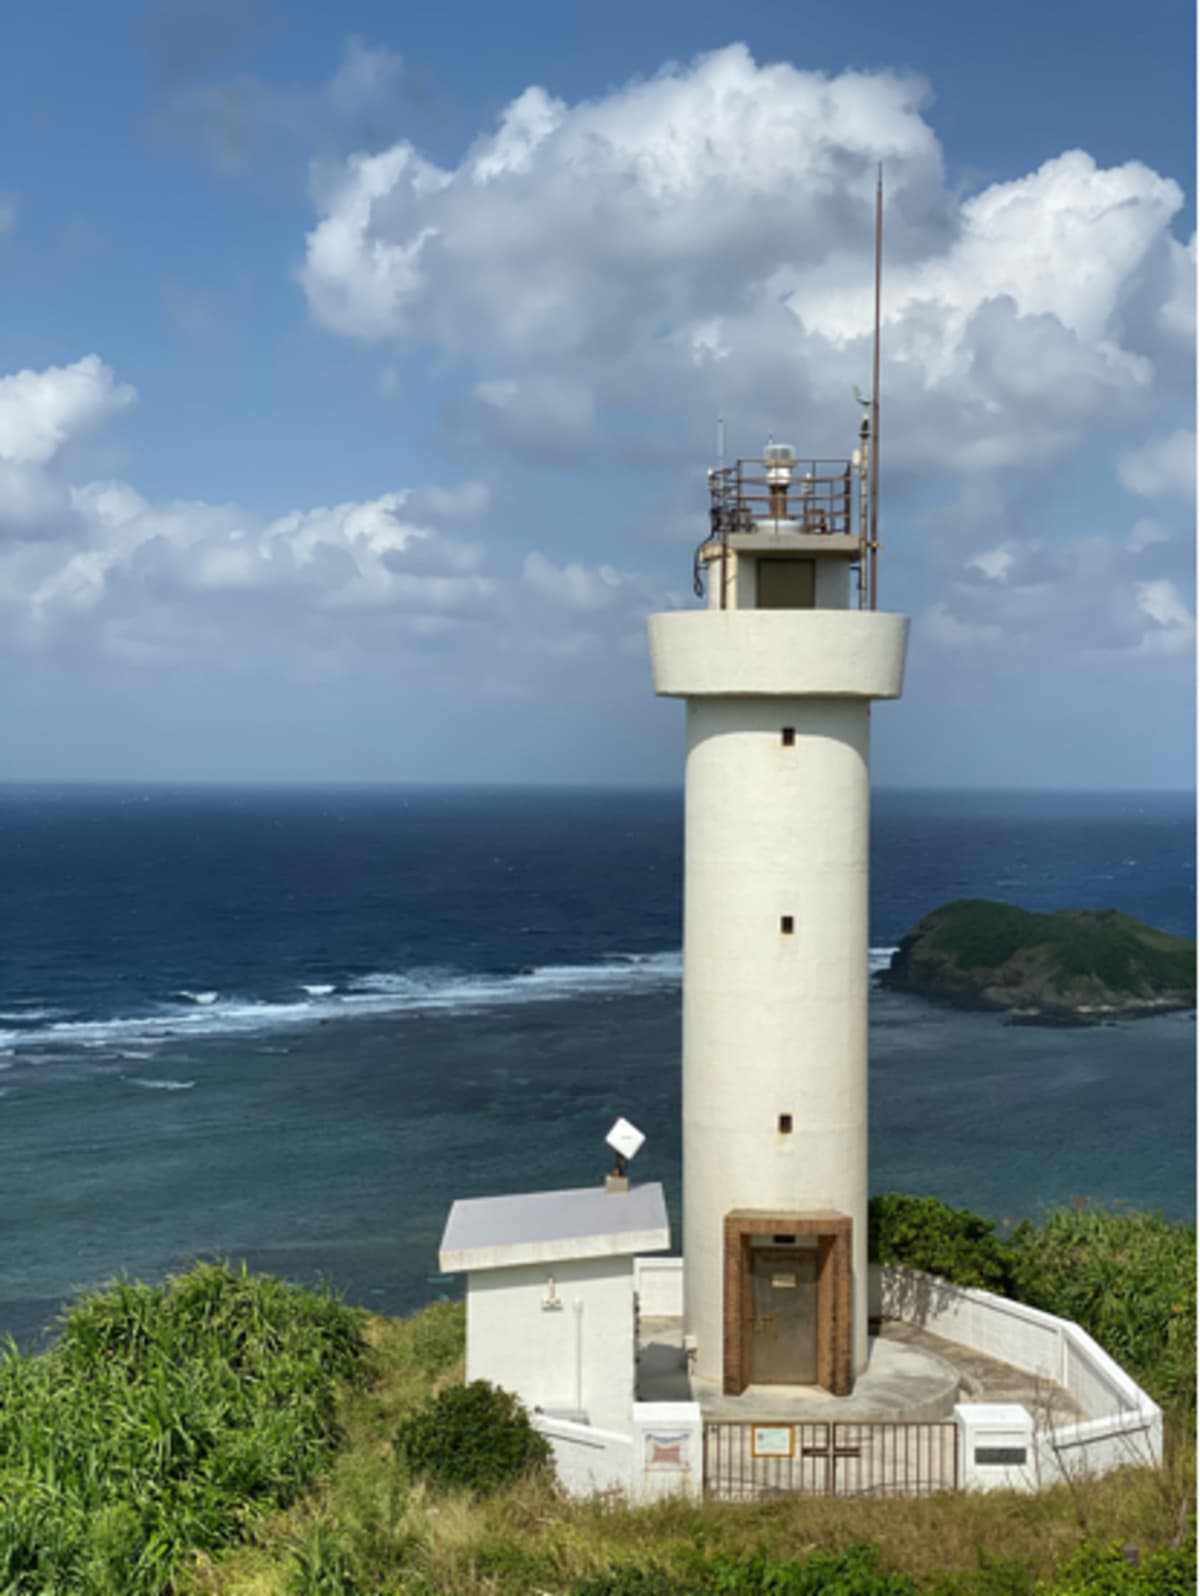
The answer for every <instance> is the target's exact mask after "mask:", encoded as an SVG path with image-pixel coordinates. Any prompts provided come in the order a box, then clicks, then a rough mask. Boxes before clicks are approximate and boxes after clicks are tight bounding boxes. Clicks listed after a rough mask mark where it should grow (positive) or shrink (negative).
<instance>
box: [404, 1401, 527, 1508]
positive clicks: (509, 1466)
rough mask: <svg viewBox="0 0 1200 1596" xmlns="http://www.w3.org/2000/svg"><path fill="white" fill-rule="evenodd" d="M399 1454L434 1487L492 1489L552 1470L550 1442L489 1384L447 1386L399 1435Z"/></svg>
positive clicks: (511, 1402) (523, 1413) (523, 1410)
mask: <svg viewBox="0 0 1200 1596" xmlns="http://www.w3.org/2000/svg"><path fill="white" fill-rule="evenodd" d="M395 1444H396V1452H397V1454H398V1455H399V1456H400V1457H402V1458H403V1459H404V1461H405V1462H406V1463H407V1465H408V1467H409V1468H410V1469H411V1470H412V1472H413V1473H414V1474H418V1475H420V1476H421V1477H422V1478H423V1479H426V1480H428V1481H429V1483H430V1484H431V1485H437V1486H442V1487H452V1488H455V1487H456V1488H459V1489H462V1490H468V1491H479V1492H485V1491H493V1490H495V1489H496V1488H497V1487H498V1486H501V1485H506V1484H508V1483H509V1481H511V1480H516V1479H519V1478H520V1477H521V1476H522V1475H525V1474H532V1473H536V1472H539V1471H545V1472H547V1473H548V1472H549V1471H550V1444H549V1442H548V1441H547V1440H546V1438H545V1436H543V1435H539V1434H538V1432H537V1431H536V1430H535V1429H534V1428H533V1426H532V1424H530V1422H529V1415H528V1414H527V1413H526V1412H525V1409H524V1408H523V1407H522V1406H521V1404H520V1402H519V1401H518V1400H517V1398H516V1397H515V1396H513V1394H512V1393H511V1392H510V1391H501V1390H500V1389H499V1387H498V1386H494V1385H489V1384H488V1382H487V1381H486V1380H472V1381H471V1383H470V1385H456V1386H449V1387H448V1388H447V1389H446V1390H445V1391H442V1392H441V1393H440V1394H439V1395H438V1396H437V1397H435V1398H434V1400H433V1401H432V1402H431V1403H430V1404H429V1406H428V1407H426V1408H424V1409H423V1410H422V1411H421V1412H420V1413H416V1414H414V1415H413V1417H412V1418H411V1419H406V1420H405V1422H404V1423H403V1424H402V1425H401V1426H400V1428H399V1430H398V1431H397V1432H396V1443H395Z"/></svg>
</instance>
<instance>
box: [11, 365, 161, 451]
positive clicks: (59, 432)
mask: <svg viewBox="0 0 1200 1596" xmlns="http://www.w3.org/2000/svg"><path fill="white" fill-rule="evenodd" d="M136 397H137V395H136V393H135V392H134V390H133V388H131V387H130V386H129V385H128V384H127V383H117V382H116V381H115V380H114V378H113V373H112V371H111V370H110V368H109V367H108V366H106V365H105V364H104V362H103V361H102V360H101V359H100V357H99V356H98V355H85V356H84V357H83V359H82V360H77V361H75V363H74V365H70V366H50V367H48V368H47V369H46V370H45V371H18V372H15V373H14V374H13V375H12V376H9V377H0V460H6V461H15V462H18V463H20V462H29V463H34V464H42V463H44V462H45V461H47V460H50V459H51V458H52V457H53V456H54V455H55V454H56V453H57V452H58V450H59V449H60V448H61V447H62V445H63V443H64V442H65V441H66V439H67V438H68V436H70V435H72V434H79V433H81V432H83V431H86V430H87V429H89V428H91V427H95V426H98V425H100V424H101V423H102V422H104V421H107V420H109V419H110V418H111V417H112V416H114V415H116V414H117V412H118V411H120V410H123V409H125V407H126V406H127V405H131V404H132V403H133V402H134V399H135V398H136Z"/></svg>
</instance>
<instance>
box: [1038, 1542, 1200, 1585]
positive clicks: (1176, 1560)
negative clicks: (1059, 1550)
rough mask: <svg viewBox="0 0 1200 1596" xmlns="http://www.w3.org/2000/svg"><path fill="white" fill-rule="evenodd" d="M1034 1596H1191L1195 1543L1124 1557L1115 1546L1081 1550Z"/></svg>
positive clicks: (1122, 1552) (1194, 1575) (1194, 1576)
mask: <svg viewBox="0 0 1200 1596" xmlns="http://www.w3.org/2000/svg"><path fill="white" fill-rule="evenodd" d="M1037 1589H1038V1596H1193V1593H1194V1592H1195V1589H1196V1543H1195V1541H1194V1540H1193V1541H1189V1542H1188V1543H1187V1544H1186V1545H1184V1546H1171V1547H1165V1548H1163V1549H1162V1550H1160V1551H1157V1552H1154V1553H1152V1554H1151V1555H1150V1556H1149V1557H1145V1558H1139V1557H1137V1555H1136V1553H1135V1554H1134V1556H1133V1557H1132V1558H1129V1557H1126V1555H1125V1552H1124V1550H1123V1549H1122V1548H1121V1547H1119V1546H1109V1547H1104V1548H1100V1547H1095V1546H1084V1547H1081V1548H1080V1550H1079V1551H1078V1552H1076V1554H1075V1555H1074V1557H1072V1558H1071V1560H1070V1561H1069V1562H1068V1564H1067V1566H1066V1567H1065V1568H1064V1569H1063V1570H1062V1572H1061V1573H1059V1574H1057V1575H1056V1576H1055V1577H1054V1579H1052V1580H1051V1581H1050V1582H1049V1583H1048V1584H1044V1585H1039V1586H1038V1587H1037Z"/></svg>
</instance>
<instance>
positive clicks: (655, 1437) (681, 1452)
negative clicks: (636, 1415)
mask: <svg viewBox="0 0 1200 1596" xmlns="http://www.w3.org/2000/svg"><path fill="white" fill-rule="evenodd" d="M688 1439H689V1432H688V1431H687V1430H680V1431H677V1432H675V1433H673V1434H670V1435H662V1434H655V1433H654V1432H653V1431H651V1430H647V1431H646V1469H647V1471H652V1470H657V1469H668V1470H670V1471H672V1472H674V1471H675V1470H677V1469H687V1468H690V1466H691V1465H690V1464H689V1462H688V1458H687V1450H686V1449H687V1443H688Z"/></svg>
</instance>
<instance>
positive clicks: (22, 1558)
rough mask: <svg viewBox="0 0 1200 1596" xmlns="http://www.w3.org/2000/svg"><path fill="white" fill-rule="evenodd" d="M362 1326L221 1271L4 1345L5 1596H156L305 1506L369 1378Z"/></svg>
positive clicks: (72, 1313) (328, 1300)
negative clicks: (272, 1518)
mask: <svg viewBox="0 0 1200 1596" xmlns="http://www.w3.org/2000/svg"><path fill="white" fill-rule="evenodd" d="M363 1317H364V1316H363V1315H362V1314H361V1313H360V1312H359V1311H358V1310H356V1309H352V1308H348V1307H346V1306H345V1304H343V1303H341V1302H339V1301H338V1300H337V1299H336V1298H334V1297H332V1296H329V1295H328V1294H322V1293H314V1292H306V1291H297V1290H293V1289H292V1288H290V1287H288V1286H286V1285H285V1284H284V1283H283V1282H282V1281H279V1280H273V1279H269V1278H264V1277H256V1276H252V1275H249V1274H247V1273H246V1272H245V1270H242V1271H241V1272H240V1273H237V1272H234V1271H233V1270H230V1269H229V1268H227V1267H226V1266H224V1265H212V1264H206V1265H202V1266H200V1267H198V1268H196V1269H194V1270H192V1271H191V1272H189V1273H188V1274H185V1275H181V1276H179V1277H178V1278H176V1279H173V1280H169V1281H167V1282H166V1283H165V1284H163V1285H159V1286H148V1285H139V1284H133V1283H129V1282H123V1283H121V1284H119V1285H115V1286H113V1287H112V1288H111V1289H109V1290H107V1291H105V1292H101V1293H99V1294H97V1295H94V1296H90V1297H86V1298H84V1299H83V1300H82V1301H80V1302H79V1303H77V1304H76V1305H75V1306H74V1307H73V1308H71V1309H70V1310H69V1312H68V1313H67V1315H66V1318H65V1320H64V1323H63V1327H62V1333H61V1337H60V1339H59V1341H58V1342H57V1344H56V1345H54V1346H53V1347H51V1348H50V1350H49V1351H47V1352H45V1353H42V1354H40V1355H37V1356H28V1355H25V1354H23V1353H21V1352H20V1351H18V1350H17V1348H16V1347H14V1346H12V1345H10V1346H9V1347H8V1348H7V1349H6V1350H4V1351H3V1352H0V1502H3V1504H4V1508H3V1511H2V1512H0V1591H3V1592H5V1596H10V1593H11V1596H23V1593H25V1592H29V1593H33V1592H37V1593H38V1596H51V1593H57V1592H63V1593H65V1592H68V1591H69V1592H71V1593H73V1596H75V1593H88V1596H91V1593H94V1596H111V1593H112V1592H113V1591H120V1592H121V1593H122V1596H143V1593H145V1596H149V1593H152V1592H159V1591H161V1590H163V1589H164V1588H166V1587H167V1586H168V1585H169V1584H170V1583H171V1581H172V1579H173V1577H174V1575H175V1574H176V1572H177V1570H178V1569H179V1567H180V1565H181V1563H182V1562H183V1561H184V1560H185V1558H186V1557H187V1555H188V1554H189V1553H190V1551H192V1550H193V1549H198V1550H205V1551H210V1550H214V1549H216V1548H218V1547H220V1546H222V1545H225V1544H227V1543H228V1542H230V1541H232V1540H235V1539H237V1538H239V1537H240V1536H241V1534H242V1533H243V1532H244V1530H245V1529H246V1528H247V1526H248V1525H250V1524H251V1523H252V1522H253V1521H254V1520H255V1518H256V1517H257V1516H260V1515H261V1514H263V1513H264V1512H266V1511H268V1510H269V1509H271V1508H273V1507H276V1506H281V1505H283V1504H285V1503H287V1502H288V1501H290V1500H292V1499H293V1498H294V1497H295V1495H296V1494H297V1492H298V1491H299V1490H300V1489H301V1488H302V1487H303V1486H304V1485H305V1484H307V1482H308V1481H309V1480H310V1479H311V1478H312V1477H313V1475H314V1473H315V1472H316V1470H317V1469H318V1468H319V1467H320V1466H321V1465H322V1464H323V1463H324V1462H325V1461H326V1460H327V1459H328V1458H329V1457H330V1455H331V1454H332V1451H333V1447H334V1445H335V1442H336V1439H337V1432H336V1424H335V1417H334V1401H335V1392H336V1388H337V1384H338V1381H339V1380H342V1379H349V1380H356V1381H357V1380H361V1379H362V1378H363V1377H364V1374H365V1367H366V1364H365V1353H366V1347H365V1343H364V1342H363V1340H362V1336H361V1325H362V1321H363Z"/></svg>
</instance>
